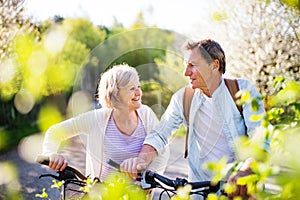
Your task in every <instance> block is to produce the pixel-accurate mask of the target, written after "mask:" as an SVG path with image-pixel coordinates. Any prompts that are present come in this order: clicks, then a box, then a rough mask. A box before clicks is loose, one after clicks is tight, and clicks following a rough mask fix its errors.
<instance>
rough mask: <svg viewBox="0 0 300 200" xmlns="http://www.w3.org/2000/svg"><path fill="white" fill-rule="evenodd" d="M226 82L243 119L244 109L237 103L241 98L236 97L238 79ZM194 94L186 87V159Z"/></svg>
mask: <svg viewBox="0 0 300 200" xmlns="http://www.w3.org/2000/svg"><path fill="white" fill-rule="evenodd" d="M224 81H225V85H226V87H227V88H228V90H229V93H230V95H231V97H232V99H233V100H234V102H235V105H236V107H237V109H238V110H239V111H240V113H241V116H242V117H243V107H242V106H241V105H238V104H237V103H236V101H237V100H238V99H239V98H238V97H236V96H235V95H236V93H237V92H238V91H239V90H240V89H239V85H238V82H237V79H226V78H225V79H224ZM194 92H195V90H194V89H192V88H190V87H186V88H185V90H184V95H183V114H184V117H185V121H186V123H187V128H186V136H185V149H184V158H187V156H188V137H189V127H190V124H189V123H190V121H189V115H190V108H191V104H192V99H193V96H194Z"/></svg>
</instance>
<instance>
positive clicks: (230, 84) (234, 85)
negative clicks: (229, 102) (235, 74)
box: [224, 78, 243, 116]
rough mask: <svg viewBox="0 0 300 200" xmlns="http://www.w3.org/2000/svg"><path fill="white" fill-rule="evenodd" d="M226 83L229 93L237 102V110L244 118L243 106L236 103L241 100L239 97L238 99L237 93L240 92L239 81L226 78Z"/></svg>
mask: <svg viewBox="0 0 300 200" xmlns="http://www.w3.org/2000/svg"><path fill="white" fill-rule="evenodd" d="M224 81H225V85H226V87H227V89H228V90H229V93H230V95H231V97H232V99H233V100H234V102H235V105H236V107H237V109H238V110H239V111H240V113H241V115H242V116H243V108H242V105H238V104H237V103H236V101H237V100H238V99H239V97H236V93H237V92H238V91H239V90H240V89H239V85H238V82H237V79H227V78H225V79H224Z"/></svg>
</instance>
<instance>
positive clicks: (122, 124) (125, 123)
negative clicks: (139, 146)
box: [112, 109, 138, 135]
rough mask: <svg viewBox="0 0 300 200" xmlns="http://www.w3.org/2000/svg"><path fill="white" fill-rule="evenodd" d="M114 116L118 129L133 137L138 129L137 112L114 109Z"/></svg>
mask: <svg viewBox="0 0 300 200" xmlns="http://www.w3.org/2000/svg"><path fill="white" fill-rule="evenodd" d="M112 116H113V119H114V121H115V124H116V126H117V128H118V129H119V130H120V131H121V132H122V133H123V134H125V135H131V134H132V133H133V132H134V130H135V129H136V127H137V124H138V115H137V112H136V110H132V111H128V110H120V109H114V110H113V112H112Z"/></svg>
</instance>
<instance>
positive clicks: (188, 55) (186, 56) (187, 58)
mask: <svg viewBox="0 0 300 200" xmlns="http://www.w3.org/2000/svg"><path fill="white" fill-rule="evenodd" d="M191 54H192V51H191V50H187V51H184V53H183V58H184V60H185V61H188V60H189V59H190V57H191Z"/></svg>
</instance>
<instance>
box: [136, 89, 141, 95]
mask: <svg viewBox="0 0 300 200" xmlns="http://www.w3.org/2000/svg"><path fill="white" fill-rule="evenodd" d="M134 93H135V95H141V93H142V90H141V89H140V88H137V89H135V90H134Z"/></svg>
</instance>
